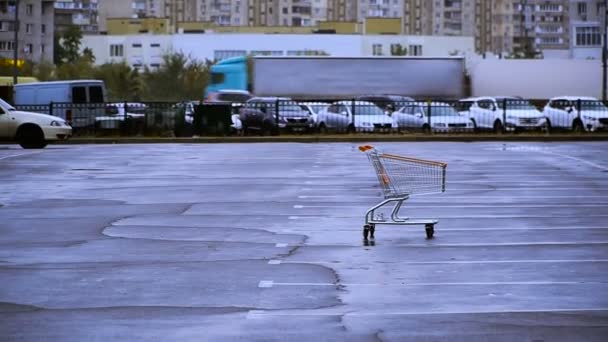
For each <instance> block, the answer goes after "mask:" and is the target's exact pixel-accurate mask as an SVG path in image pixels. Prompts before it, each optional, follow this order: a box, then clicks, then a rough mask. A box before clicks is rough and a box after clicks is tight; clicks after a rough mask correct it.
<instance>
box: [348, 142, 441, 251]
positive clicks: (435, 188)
mask: <svg viewBox="0 0 608 342" xmlns="http://www.w3.org/2000/svg"><path fill="white" fill-rule="evenodd" d="M359 150H360V151H362V152H364V153H365V154H366V155H367V157H368V158H369V160H370V162H371V163H372V165H373V167H374V170H375V171H376V175H377V176H378V181H379V183H380V187H381V188H382V190H383V193H384V200H383V201H382V202H380V203H378V204H376V205H375V206H373V207H371V208H370V209H369V210H367V212H366V214H365V225H364V226H363V239H364V240H367V239H368V236H369V237H370V238H372V239H373V238H374V234H375V230H376V225H377V224H386V225H424V227H425V232H426V237H427V239H432V238H433V236H434V233H435V224H437V223H438V222H439V220H437V219H412V218H409V217H402V216H399V211H400V210H401V208H402V206H403V202H405V201H406V200H408V199H409V198H410V196H412V195H419V194H433V193H441V192H445V178H446V168H447V164H446V163H442V162H437V161H430V160H424V159H416V158H410V157H404V156H399V155H394V154H386V153H381V152H379V151H378V150H376V149H375V148H374V147H373V146H370V145H364V146H359ZM390 205H393V209H392V211H391V215H390V218H384V217H383V216H382V215H378V214H376V211H377V210H379V209H381V208H383V207H385V206H387V207H388V206H390Z"/></svg>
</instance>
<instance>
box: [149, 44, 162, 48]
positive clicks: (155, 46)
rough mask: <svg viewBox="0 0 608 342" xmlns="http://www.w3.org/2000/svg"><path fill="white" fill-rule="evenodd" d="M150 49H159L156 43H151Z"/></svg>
mask: <svg viewBox="0 0 608 342" xmlns="http://www.w3.org/2000/svg"><path fill="white" fill-rule="evenodd" d="M150 47H153V48H159V47H160V44H158V43H152V44H150Z"/></svg>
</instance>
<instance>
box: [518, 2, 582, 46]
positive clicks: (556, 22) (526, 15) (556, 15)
mask: <svg viewBox="0 0 608 342" xmlns="http://www.w3.org/2000/svg"><path fill="white" fill-rule="evenodd" d="M569 8H570V1H569V0H551V1H549V0H520V1H514V2H513V4H512V13H513V18H514V20H513V31H512V36H513V41H514V42H515V44H514V46H515V48H523V47H525V46H527V45H532V46H533V48H534V49H536V50H542V51H543V54H544V55H545V57H553V56H556V57H568V55H569V47H570V19H569V18H570V10H569Z"/></svg>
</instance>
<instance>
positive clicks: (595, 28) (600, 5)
mask: <svg viewBox="0 0 608 342" xmlns="http://www.w3.org/2000/svg"><path fill="white" fill-rule="evenodd" d="M607 10H608V9H606V8H605V2H604V1H603V0H574V1H571V2H570V34H571V36H570V56H571V57H573V58H581V59H587V58H595V59H600V58H601V57H602V35H603V34H604V33H605V30H606V26H607V25H608V23H606V21H605V19H606V17H605V14H606V11H607Z"/></svg>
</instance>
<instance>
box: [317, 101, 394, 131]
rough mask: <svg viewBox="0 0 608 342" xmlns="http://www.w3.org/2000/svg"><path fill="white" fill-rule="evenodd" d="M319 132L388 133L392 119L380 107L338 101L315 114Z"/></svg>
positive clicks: (358, 102) (362, 102) (361, 102)
mask: <svg viewBox="0 0 608 342" xmlns="http://www.w3.org/2000/svg"><path fill="white" fill-rule="evenodd" d="M353 111H354V112H353ZM317 120H318V123H317V127H318V128H319V132H321V133H327V132H328V131H329V130H334V131H347V132H349V133H353V132H356V131H359V132H390V131H391V129H392V126H393V119H391V117H390V116H388V115H387V114H386V113H385V112H384V111H383V110H382V109H381V108H380V107H378V106H376V105H375V104H373V103H371V102H365V101H354V102H353V101H338V102H334V103H332V104H331V105H329V106H328V107H327V108H324V109H322V110H321V111H319V113H318V114H317Z"/></svg>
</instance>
